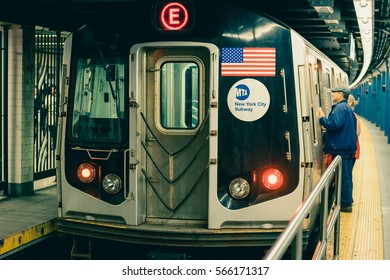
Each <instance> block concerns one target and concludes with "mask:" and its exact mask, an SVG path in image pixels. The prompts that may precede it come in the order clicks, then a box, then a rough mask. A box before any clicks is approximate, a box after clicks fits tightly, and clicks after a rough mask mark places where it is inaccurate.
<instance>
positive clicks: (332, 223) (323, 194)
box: [263, 156, 342, 260]
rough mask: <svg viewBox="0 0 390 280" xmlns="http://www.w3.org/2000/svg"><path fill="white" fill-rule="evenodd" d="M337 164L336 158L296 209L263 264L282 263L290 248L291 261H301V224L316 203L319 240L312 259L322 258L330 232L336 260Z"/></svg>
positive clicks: (337, 222) (339, 175) (338, 177)
mask: <svg viewBox="0 0 390 280" xmlns="http://www.w3.org/2000/svg"><path fill="white" fill-rule="evenodd" d="M341 164H342V161H341V157H340V156H336V157H335V158H334V159H333V161H332V163H331V164H330V165H329V167H328V168H327V169H326V171H325V172H324V174H323V175H322V176H321V178H320V180H319V181H318V183H317V184H316V185H315V187H314V189H313V190H312V192H311V193H310V194H309V196H308V197H307V199H306V200H305V201H303V202H302V204H301V205H300V206H299V207H298V210H297V212H296V213H295V214H294V216H293V217H292V219H291V220H290V222H289V223H288V225H287V226H286V228H285V229H284V231H283V232H282V233H281V234H280V235H279V237H278V238H277V240H276V241H275V243H274V244H273V245H272V247H271V248H270V249H269V251H268V252H267V254H266V255H265V256H264V258H263V259H264V260H280V259H282V257H283V255H284V254H285V252H286V251H287V249H288V248H289V246H290V245H292V248H295V250H293V251H292V258H293V259H296V260H298V259H302V247H303V246H302V243H303V240H302V237H303V234H302V231H303V221H304V220H305V218H306V217H307V215H308V214H309V213H310V211H311V210H312V208H313V207H314V206H316V205H317V204H316V202H317V201H318V199H320V201H321V202H320V223H319V226H320V229H319V233H320V240H319V243H318V244H319V245H318V246H316V251H315V253H314V256H313V258H312V259H316V260H319V259H325V258H326V247H327V244H328V239H329V237H330V235H331V233H332V230H333V228H334V247H333V256H334V257H333V258H334V259H338V256H339V242H340V208H341V207H340V197H341ZM336 171H337V172H336ZM333 179H335V180H333ZM331 180H333V181H334V187H335V194H336V199H335V205H334V208H333V211H331V213H330V214H328V192H329V186H330V185H331V184H330V182H331Z"/></svg>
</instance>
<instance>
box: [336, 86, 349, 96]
mask: <svg viewBox="0 0 390 280" xmlns="http://www.w3.org/2000/svg"><path fill="white" fill-rule="evenodd" d="M331 91H332V92H342V93H344V94H351V90H350V89H349V87H347V86H337V87H334V88H332V89H331Z"/></svg>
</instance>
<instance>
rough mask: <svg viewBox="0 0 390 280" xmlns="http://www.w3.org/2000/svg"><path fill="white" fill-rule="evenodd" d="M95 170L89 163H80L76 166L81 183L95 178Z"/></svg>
mask: <svg viewBox="0 0 390 280" xmlns="http://www.w3.org/2000/svg"><path fill="white" fill-rule="evenodd" d="M95 176H96V170H95V168H94V167H93V166H92V165H91V164H89V163H82V164H80V165H79V167H78V168H77V178H79V180H80V181H81V182H83V183H89V182H92V181H93V179H95Z"/></svg>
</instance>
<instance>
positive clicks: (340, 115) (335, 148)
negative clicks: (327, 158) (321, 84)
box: [318, 86, 357, 212]
mask: <svg viewBox="0 0 390 280" xmlns="http://www.w3.org/2000/svg"><path fill="white" fill-rule="evenodd" d="M331 91H332V98H333V104H334V105H333V106H332V110H331V112H330V114H329V116H328V117H327V118H326V117H325V114H324V112H323V111H322V109H321V108H319V110H318V117H319V118H320V123H321V125H322V126H323V128H324V129H325V130H326V134H325V145H324V153H325V154H331V155H332V158H335V157H336V156H337V155H340V156H341V158H342V174H341V177H342V178H341V212H352V168H353V158H354V154H355V152H356V141H357V136H356V116H355V114H354V113H353V111H352V109H351V107H350V106H349V105H348V102H347V100H348V96H349V95H350V94H351V92H350V90H349V88H348V87H347V86H338V87H335V88H333V89H332V90H331Z"/></svg>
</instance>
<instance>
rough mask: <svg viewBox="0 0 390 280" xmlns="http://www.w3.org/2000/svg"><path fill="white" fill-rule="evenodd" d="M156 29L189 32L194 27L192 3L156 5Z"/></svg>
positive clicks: (160, 3) (163, 3) (181, 2)
mask: <svg viewBox="0 0 390 280" xmlns="http://www.w3.org/2000/svg"><path fill="white" fill-rule="evenodd" d="M154 15H155V18H154V22H155V28H156V29H157V30H159V31H167V32H173V33H175V32H189V31H191V30H192V29H193V27H194V5H193V3H192V2H191V1H180V2H159V3H156V5H155V13H154Z"/></svg>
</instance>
